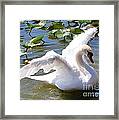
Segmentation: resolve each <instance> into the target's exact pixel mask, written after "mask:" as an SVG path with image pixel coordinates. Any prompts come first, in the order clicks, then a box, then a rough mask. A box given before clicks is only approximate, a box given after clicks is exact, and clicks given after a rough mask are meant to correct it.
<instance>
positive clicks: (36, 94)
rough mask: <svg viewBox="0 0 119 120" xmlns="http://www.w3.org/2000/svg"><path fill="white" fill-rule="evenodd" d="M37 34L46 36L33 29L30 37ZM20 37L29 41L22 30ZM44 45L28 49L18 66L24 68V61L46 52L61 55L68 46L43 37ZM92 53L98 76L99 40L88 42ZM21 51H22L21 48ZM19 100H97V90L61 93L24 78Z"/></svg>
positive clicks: (45, 83) (43, 32)
mask: <svg viewBox="0 0 119 120" xmlns="http://www.w3.org/2000/svg"><path fill="white" fill-rule="evenodd" d="M30 22H32V21H30ZM26 27H27V26H26V25H25V24H21V26H20V28H26ZM39 34H44V35H46V34H47V30H41V29H33V30H32V32H31V35H32V36H36V35H39ZM20 36H21V38H23V39H24V41H25V42H28V41H29V40H30V39H31V36H29V34H28V33H27V32H26V31H25V30H24V29H21V30H20ZM44 41H45V44H44V45H43V46H37V47H35V48H33V49H29V50H28V51H27V54H26V55H22V56H21V57H20V66H21V67H22V66H24V65H25V64H24V63H25V60H26V59H27V60H31V59H33V58H38V57H41V56H43V55H44V54H45V53H46V52H47V51H49V50H54V51H56V52H57V53H59V54H61V51H62V50H63V49H64V48H65V47H66V46H67V45H68V43H67V42H66V43H65V42H60V40H55V39H49V38H48V37H47V36H45V37H44ZM89 44H90V46H91V47H92V49H93V52H94V61H95V64H94V65H93V67H94V68H95V69H96V71H97V73H98V74H99V38H98V37H95V38H94V39H93V40H91V41H90V42H89ZM20 47H21V50H24V48H23V47H22V46H20ZM20 99H21V100H98V99H99V97H98V90H93V91H91V90H88V91H78V90H77V91H62V90H59V89H58V88H57V87H56V86H54V85H50V84H48V83H47V82H41V81H37V80H32V79H29V78H24V79H22V80H21V81H20Z"/></svg>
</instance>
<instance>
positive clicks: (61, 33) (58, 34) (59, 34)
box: [55, 30, 63, 38]
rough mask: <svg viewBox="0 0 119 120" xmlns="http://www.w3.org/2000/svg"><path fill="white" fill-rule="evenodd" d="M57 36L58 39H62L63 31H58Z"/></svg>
mask: <svg viewBox="0 0 119 120" xmlns="http://www.w3.org/2000/svg"><path fill="white" fill-rule="evenodd" d="M55 36H56V37H57V38H62V37H63V32H62V31H61V30H58V31H56V32H55Z"/></svg>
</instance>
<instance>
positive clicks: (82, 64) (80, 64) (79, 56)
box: [76, 53, 85, 68]
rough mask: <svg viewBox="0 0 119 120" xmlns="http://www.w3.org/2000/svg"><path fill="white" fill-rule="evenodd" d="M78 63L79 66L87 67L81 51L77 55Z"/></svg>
mask: <svg viewBox="0 0 119 120" xmlns="http://www.w3.org/2000/svg"><path fill="white" fill-rule="evenodd" d="M76 64H77V67H78V68H80V67H85V62H84V60H83V58H82V54H81V53H79V54H78V55H76Z"/></svg>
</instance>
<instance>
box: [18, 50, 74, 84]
mask: <svg viewBox="0 0 119 120" xmlns="http://www.w3.org/2000/svg"><path fill="white" fill-rule="evenodd" d="M40 69H43V71H44V72H45V73H49V74H45V75H37V73H38V72H39V70H40ZM51 71H53V72H51ZM24 77H28V78H31V79H36V80H41V81H47V82H49V83H53V84H55V83H56V80H57V82H58V80H60V81H63V79H64V80H66V79H72V77H73V71H72V68H71V67H70V65H69V64H68V63H67V62H66V61H65V60H64V59H63V58H62V57H61V56H60V55H58V54H57V53H55V52H54V51H49V52H48V53H46V55H45V56H43V57H41V58H37V59H34V60H32V61H31V62H30V63H29V64H27V65H25V66H24V67H22V68H21V69H20V78H24Z"/></svg>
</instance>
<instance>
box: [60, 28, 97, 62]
mask: <svg viewBox="0 0 119 120" xmlns="http://www.w3.org/2000/svg"><path fill="white" fill-rule="evenodd" d="M96 33H97V28H95V27H93V28H89V29H88V30H85V32H84V33H81V34H79V35H78V36H77V37H75V38H74V39H73V40H72V41H71V42H70V43H69V45H68V46H67V47H66V48H65V49H64V50H63V51H62V56H63V57H64V58H66V59H67V60H68V59H70V57H71V56H72V55H73V54H74V51H75V49H76V48H78V47H80V45H83V44H87V43H88V41H89V40H90V39H91V38H93V37H94V35H95V34H96Z"/></svg>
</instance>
